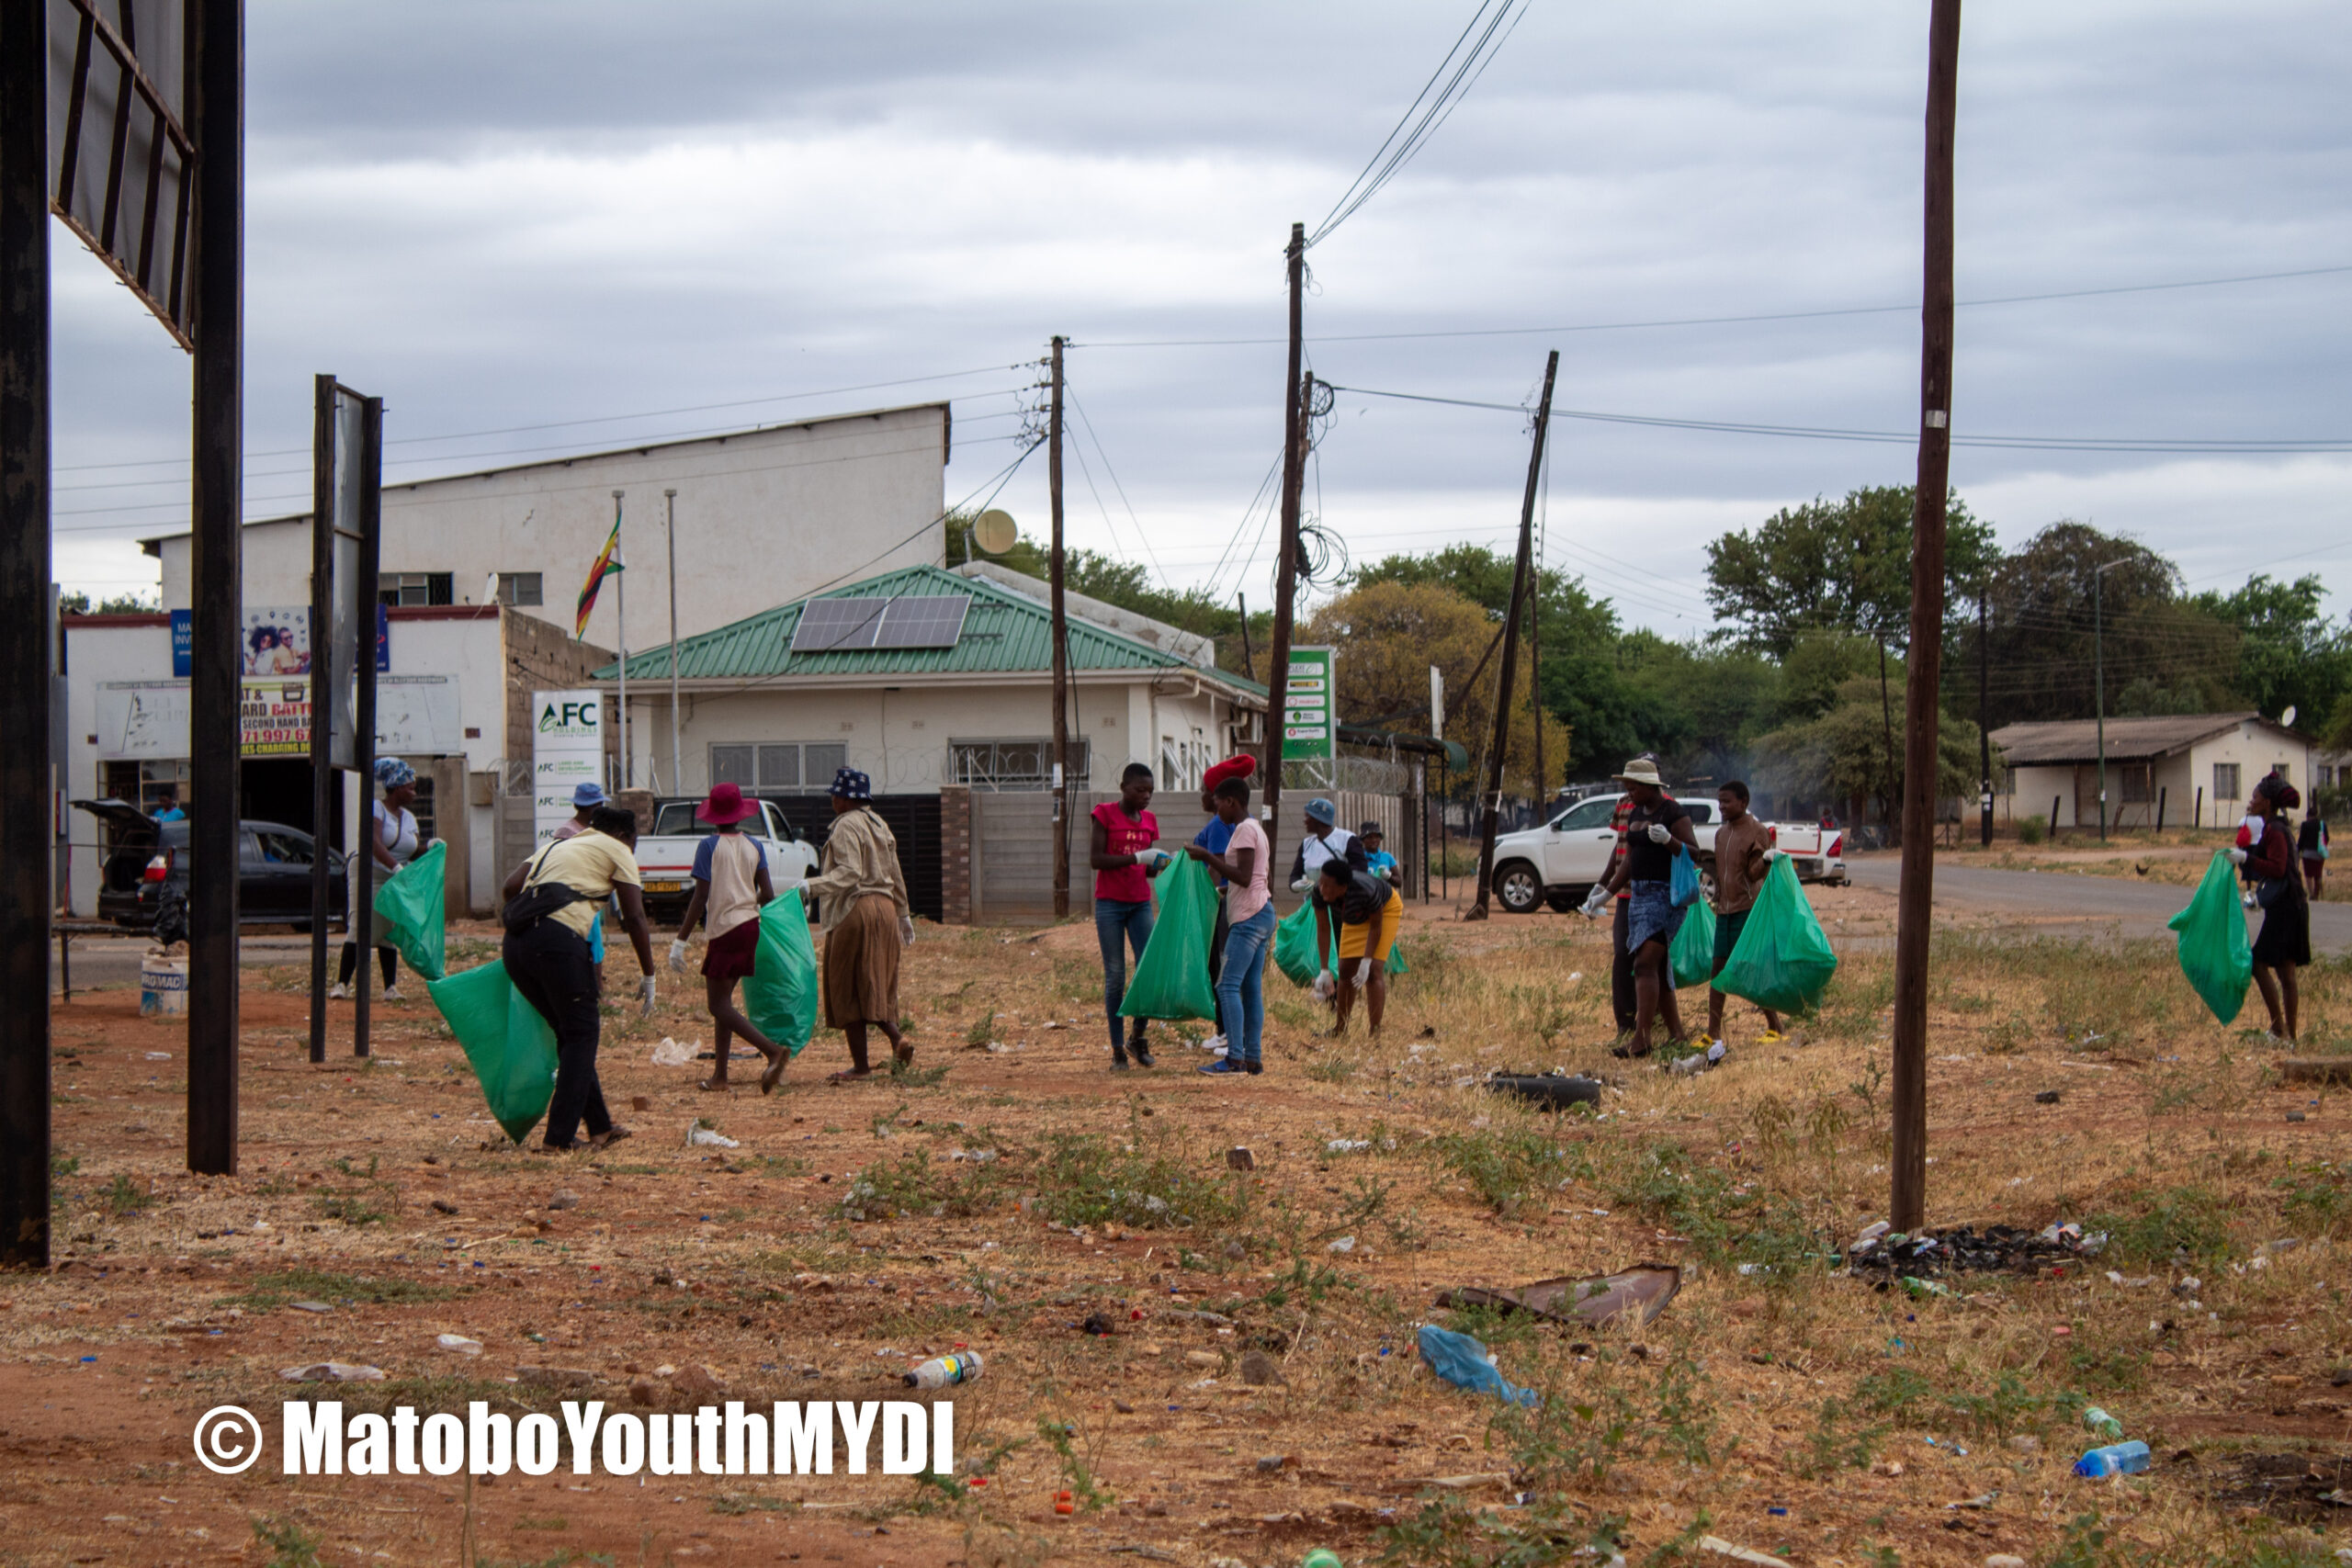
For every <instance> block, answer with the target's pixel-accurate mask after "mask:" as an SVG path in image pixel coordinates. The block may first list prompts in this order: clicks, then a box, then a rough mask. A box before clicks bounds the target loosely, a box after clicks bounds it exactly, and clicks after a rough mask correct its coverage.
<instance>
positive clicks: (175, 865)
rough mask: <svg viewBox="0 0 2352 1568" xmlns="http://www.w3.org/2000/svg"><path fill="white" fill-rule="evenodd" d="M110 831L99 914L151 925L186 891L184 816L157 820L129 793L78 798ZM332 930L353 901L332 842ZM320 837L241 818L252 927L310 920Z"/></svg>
mask: <svg viewBox="0 0 2352 1568" xmlns="http://www.w3.org/2000/svg"><path fill="white" fill-rule="evenodd" d="M74 807H75V809H77V810H81V811H86V812H88V813H89V814H90V815H91V816H92V817H95V818H97V819H98V820H99V821H101V822H104V823H105V824H106V825H107V829H109V830H110V835H111V837H112V840H113V842H112V845H111V846H110V847H109V848H108V849H107V854H106V859H105V860H104V862H103V863H101V866H100V870H99V873H98V918H99V919H102V920H112V921H114V922H115V924H117V925H119V926H124V927H128V928H130V929H131V930H134V931H146V930H148V929H150V928H152V927H153V925H154V924H155V916H156V914H157V912H158V911H159V910H160V909H161V908H163V907H164V905H165V904H166V903H168V902H171V901H173V900H176V899H185V898H186V897H187V877H188V862H187V830H188V825H187V823H186V822H184V821H183V822H158V821H156V820H155V819H154V818H152V817H149V816H148V815H147V814H146V813H144V812H142V811H141V810H140V809H139V808H138V807H135V806H133V805H131V804H130V802H129V801H127V800H114V799H107V800H77V801H75V802H74ZM315 853H316V840H313V839H312V838H311V835H310V834H308V833H306V832H304V831H303V830H302V829H300V828H289V827H288V826H287V825H286V824H285V823H283V822H254V821H243V822H240V823H238V824H237V898H238V921H239V923H240V924H242V925H248V926H276V925H290V926H294V927H296V928H297V929H299V930H302V931H308V930H310V927H311V860H312V857H313V855H314V854H315ZM327 854H328V856H329V857H330V860H329V864H328V871H327V877H328V902H329V905H330V907H331V908H333V909H334V919H333V920H331V921H330V922H329V929H330V930H335V931H340V930H341V929H343V927H344V925H345V923H346V921H345V913H346V911H347V910H348V909H349V908H350V896H349V893H348V890H347V889H348V886H349V884H348V881H347V866H346V864H345V856H344V855H343V854H342V852H339V851H337V850H334V849H332V848H330V849H329V850H328V851H327Z"/></svg>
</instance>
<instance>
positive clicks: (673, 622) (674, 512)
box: [646, 490, 686, 828]
mask: <svg viewBox="0 0 2352 1568" xmlns="http://www.w3.org/2000/svg"><path fill="white" fill-rule="evenodd" d="M662 513H663V515H664V516H665V518H666V519H667V521H668V524H669V534H670V793H671V794H673V795H684V794H685V793H686V774H685V763H684V755H685V753H684V751H682V750H680V749H679V745H678V492H677V491H674V490H665V491H662ZM646 826H647V827H649V828H650V827H651V826H652V824H651V823H648V824H646Z"/></svg>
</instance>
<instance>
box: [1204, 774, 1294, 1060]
mask: <svg viewBox="0 0 2352 1568" xmlns="http://www.w3.org/2000/svg"><path fill="white" fill-rule="evenodd" d="M1215 798H1216V816H1217V820H1218V821H1220V822H1224V823H1227V824H1229V825H1230V826H1231V827H1232V829H1233V837H1232V838H1230V839H1228V840H1227V841H1226V846H1225V852H1224V853H1223V854H1216V853H1215V852H1211V851H1209V850H1206V849H1204V848H1202V847H1201V846H1200V845H1199V844H1187V845H1185V846H1184V852H1185V853H1186V854H1188V855H1191V856H1192V857H1193V859H1194V860H1196V861H1201V862H1203V863H1205V864H1206V865H1207V866H1208V868H1209V869H1210V870H1211V871H1214V872H1216V874H1218V875H1219V876H1222V877H1224V878H1225V879H1226V880H1227V882H1230V883H1231V884H1233V891H1232V892H1230V893H1228V894H1227V895H1226V919H1227V920H1228V921H1229V922H1230V929H1229V930H1227V932H1226V937H1225V964H1224V966H1223V967H1222V968H1221V969H1219V970H1218V971H1217V977H1216V1017H1217V1024H1218V1027H1220V1028H1221V1029H1223V1030H1224V1031H1225V1055H1224V1056H1223V1057H1221V1058H1220V1059H1218V1060H1217V1061H1214V1062H1211V1063H1210V1064H1209V1065H1208V1066H1205V1067H1203V1068H1202V1069H1201V1071H1203V1072H1204V1073H1208V1074H1210V1075H1212V1076H1218V1077H1221V1076H1223V1075H1226V1074H1228V1073H1255V1072H1261V1071H1263V1070H1264V1067H1263V1062H1264V1057H1263V1056H1262V1055H1261V1036H1262V1035H1263V1034H1264V1032H1265V1027H1266V951H1267V949H1268V948H1269V947H1271V946H1272V943H1273V940H1274V902H1273V899H1272V897H1271V896H1270V895H1269V894H1268V893H1267V891H1266V868H1267V865H1268V863H1270V862H1271V861H1272V858H1273V856H1272V850H1271V849H1270V848H1269V846H1268V844H1267V841H1266V829H1264V828H1262V827H1261V826H1260V825H1259V823H1258V821H1257V819H1256V818H1253V817H1251V816H1250V786H1249V784H1247V783H1245V782H1244V781H1242V780H1240V779H1227V780H1226V781H1225V782H1224V783H1223V784H1219V785H1217V786H1216V797H1215Z"/></svg>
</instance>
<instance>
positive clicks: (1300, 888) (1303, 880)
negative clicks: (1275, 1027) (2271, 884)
mask: <svg viewBox="0 0 2352 1568" xmlns="http://www.w3.org/2000/svg"><path fill="white" fill-rule="evenodd" d="M2240 858H2244V857H2240ZM1311 881H1312V879H1311V878H1309V877H1305V876H1302V877H1300V878H1299V879H1298V880H1297V881H1296V882H1294V883H1292V884H1291V885H1290V890H1291V891H1292V892H1294V893H1304V892H1306V889H1307V886H1309V884H1310V882H1311Z"/></svg>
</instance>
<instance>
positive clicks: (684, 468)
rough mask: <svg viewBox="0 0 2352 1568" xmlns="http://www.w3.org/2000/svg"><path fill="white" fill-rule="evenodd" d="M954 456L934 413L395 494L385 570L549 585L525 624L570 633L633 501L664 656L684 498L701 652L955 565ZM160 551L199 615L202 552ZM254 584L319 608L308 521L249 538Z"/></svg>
mask: <svg viewBox="0 0 2352 1568" xmlns="http://www.w3.org/2000/svg"><path fill="white" fill-rule="evenodd" d="M387 434H388V435H397V434H399V431H398V428H397V425H396V423H388V426H387ZM947 442H948V428H947V410H946V407H945V405H944V404H933V405H928V406H925V407H920V408H909V409H895V410H888V411H885V412H878V413H872V414H852V415H845V416H842V417H839V418H833V419H826V420H820V421H814V422H811V423H807V424H796V425H786V426H780V427H775V428H771V429H765V430H757V431H751V432H746V433H742V434H734V435H725V436H712V437H709V438H707V439H703V440H696V441H682V442H675V443H672V444H670V445H666V446H648V447H642V448H631V449H629V450H628V451H624V452H615V453H608V454H605V455H601V456H596V457H576V458H571V459H567V460H564V461H561V462H551V463H540V464H535V465H533V466H530V467H527V468H502V469H494V470H491V471H488V472H485V473H481V474H478V475H473V476H470V477H460V478H455V479H428V480H423V481H419V482H416V483H413V484H389V485H387V486H386V487H385V490H384V502H383V504H384V542H383V570H386V571H388V572H435V571H446V572H449V573H451V574H452V575H453V576H454V578H455V583H454V592H455V595H456V598H457V601H458V603H459V604H480V603H481V602H482V595H483V585H484V583H485V582H486V581H487V580H488V579H489V576H490V574H491V573H492V572H499V571H536V572H538V573H540V574H541V583H542V591H543V596H544V601H545V602H544V603H543V604H539V605H537V606H535V607H526V609H525V613H526V614H528V615H537V616H539V617H540V618H542V619H544V620H548V621H551V622H553V623H555V624H557V625H559V626H563V627H564V628H565V629H567V630H569V629H570V628H571V624H572V610H573V605H574V604H575V602H576V600H577V598H578V596H579V592H580V584H581V582H582V580H583V579H584V578H585V577H586V575H587V572H588V567H589V564H590V563H591V562H592V561H594V559H595V558H596V552H597V551H598V550H599V549H601V548H603V547H604V543H605V535H606V534H607V533H608V532H609V531H610V529H611V527H612V523H613V499H612V492H613V491H616V490H623V491H628V499H627V501H626V502H624V512H625V521H624V524H623V526H622V532H621V539H622V554H623V558H625V559H626V560H627V561H628V573H627V581H628V588H627V591H626V596H627V598H628V642H627V646H628V647H630V648H639V649H642V648H651V647H655V646H658V645H660V644H662V643H665V642H667V641H668V640H669V637H670V622H669V615H670V607H669V592H670V577H669V566H668V559H667V548H666V535H665V531H664V526H663V505H664V502H663V499H662V491H663V490H664V489H674V490H675V491H677V492H678V496H677V518H678V522H677V531H678V627H679V631H680V633H681V635H684V636H687V637H691V636H694V635H695V633H697V632H704V631H708V630H710V629H711V628H712V627H714V626H725V625H727V624H728V623H729V622H730V621H738V620H741V619H742V618H743V617H744V616H746V615H757V614H758V613H759V612H761V611H763V610H767V609H772V608H774V607H775V606H776V605H778V604H788V603H790V602H791V601H793V600H795V599H798V598H801V597H803V596H805V595H807V594H809V593H810V592H815V591H816V590H817V589H818V588H819V587H820V586H822V585H824V584H826V583H828V582H830V581H833V580H834V579H842V578H845V579H853V580H854V579H856V578H863V577H871V576H873V575H875V574H876V573H877V572H882V571H889V570H895V569H897V568H899V567H905V566H916V565H931V566H939V565H944V563H945V560H946V535H945V531H944V526H943V525H941V524H940V523H939V521H938V519H939V515H940V513H942V512H943V511H944V510H945V507H946V489H945V486H946V479H945V473H946V463H947ZM151 548H153V549H155V550H156V551H157V552H158V553H159V554H160V555H161V557H162V558H163V593H164V608H165V609H167V610H171V609H186V608H187V607H188V603H189V601H188V541H187V536H186V535H175V536H173V537H171V538H167V539H164V540H161V541H158V542H157V543H156V544H155V545H154V546H152V547H151ZM244 573H245V603H247V604H308V603H309V602H310V596H311V590H310V581H311V539H310V525H309V521H308V519H306V518H291V519H286V520H282V521H274V522H269V523H258V524H254V525H251V526H249V527H247V528H246V530H245V533H244ZM622 596H623V591H622V589H621V586H620V583H619V581H615V580H608V581H606V583H605V588H604V591H603V592H602V593H601V594H600V596H599V597H598V599H597V603H596V609H595V613H594V615H592V616H591V617H590V619H589V623H588V628H587V632H586V640H588V641H590V642H594V643H597V644H600V645H602V646H604V647H606V648H617V647H620V646H622V643H621V625H620V608H619V602H620V599H621V598H622Z"/></svg>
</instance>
